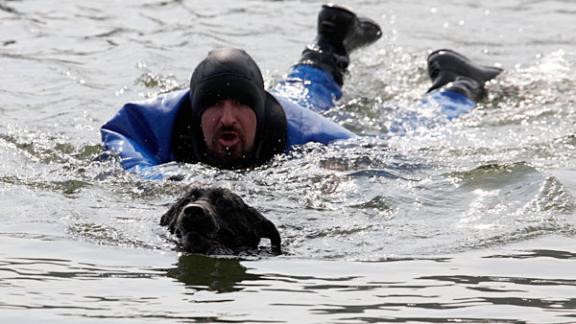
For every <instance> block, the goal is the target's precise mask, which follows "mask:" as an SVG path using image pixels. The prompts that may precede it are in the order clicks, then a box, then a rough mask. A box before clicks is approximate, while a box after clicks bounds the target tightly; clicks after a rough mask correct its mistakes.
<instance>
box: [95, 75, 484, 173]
mask: <svg viewBox="0 0 576 324" xmlns="http://www.w3.org/2000/svg"><path fill="white" fill-rule="evenodd" d="M341 96H342V92H341V88H340V86H339V85H338V84H337V83H336V82H335V81H334V79H333V77H332V75H330V74H329V73H327V72H326V71H324V70H322V69H320V68H318V67H314V66H310V65H305V64H300V65H296V66H294V67H293V68H292V69H291V71H290V73H289V74H288V75H287V77H286V78H285V79H283V80H280V81H279V82H278V83H277V85H276V86H275V87H274V88H272V89H270V90H269V91H267V92H266V93H265V97H266V99H265V102H266V103H265V109H264V114H263V115H262V116H261V117H260V121H259V122H260V123H262V124H263V125H261V126H263V127H261V128H260V130H259V133H257V145H256V147H257V148H258V149H257V153H255V154H254V156H253V158H252V161H251V163H252V165H261V164H265V163H266V162H268V161H269V160H270V159H271V158H272V157H273V156H274V155H275V154H282V153H287V152H289V151H290V150H291V149H292V148H293V147H295V146H297V145H302V144H305V143H308V142H317V143H321V144H329V143H331V142H333V141H336V140H344V139H350V138H353V137H356V135H355V134H354V133H352V132H350V131H349V130H347V129H345V128H344V127H342V126H340V125H338V124H337V123H335V122H334V121H332V120H330V119H328V118H326V117H324V116H322V115H321V113H322V112H323V111H326V110H328V109H330V108H332V107H333V106H334V103H335V102H336V101H337V100H338V99H340V97H341ZM192 100H193V99H191V95H190V91H189V90H182V91H176V92H172V93H169V94H166V95H163V96H159V97H157V98H154V99H150V100H146V101H141V102H135V103H128V104H126V105H124V106H123V107H122V109H120V111H119V112H118V113H117V114H116V115H115V116H114V117H113V118H112V119H111V120H110V121H108V122H107V123H106V124H104V125H103V126H102V128H101V134H102V141H103V143H104V148H105V149H106V150H107V151H110V152H112V153H114V154H117V155H118V156H119V157H120V159H121V163H122V166H123V168H124V169H126V170H128V171H130V172H134V173H139V174H142V175H144V176H146V174H153V176H152V177H156V178H158V177H161V175H160V176H159V175H158V174H157V173H154V172H150V171H151V169H153V168H154V167H155V166H158V165H161V164H164V163H168V162H173V161H177V162H186V163H197V162H206V163H209V164H210V162H209V161H206V160H205V158H204V155H203V151H204V150H205V146H204V143H203V138H202V133H201V129H200V125H199V123H198V122H193V121H194V120H195V118H194V113H193V109H192V107H191V102H192ZM423 103H424V104H437V105H439V106H440V108H441V109H440V110H439V113H440V114H442V115H443V117H444V118H447V119H453V118H456V117H458V116H460V115H462V114H464V113H466V112H468V111H470V110H471V109H472V108H474V106H475V102H474V101H472V100H471V99H469V98H468V97H466V96H465V95H463V94H461V93H459V92H456V91H450V90H436V91H433V92H431V93H429V94H427V95H426V97H425V98H424V100H423ZM410 118H413V117H410V116H408V117H407V120H403V121H400V122H399V123H398V125H399V126H397V129H394V128H391V131H397V132H399V133H401V132H403V131H405V129H404V128H403V127H405V125H411V126H413V125H412V124H414V122H417V121H416V120H412V121H411V120H409V119H410ZM196 119H197V118H196Z"/></svg>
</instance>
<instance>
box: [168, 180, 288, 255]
mask: <svg viewBox="0 0 576 324" xmlns="http://www.w3.org/2000/svg"><path fill="white" fill-rule="evenodd" d="M160 225H162V226H167V227H168V230H169V231H170V233H172V234H174V235H175V236H176V237H177V239H178V240H177V243H178V245H179V247H180V248H181V249H182V250H184V251H186V252H190V253H199V254H207V255H238V254H241V253H245V252H248V253H250V252H251V251H252V252H253V251H255V250H257V249H258V244H259V243H260V239H261V238H268V239H270V243H271V252H272V253H273V254H275V255H279V254H282V249H281V243H282V242H281V239H280V234H279V233H278V230H277V229H276V226H275V225H274V224H273V223H272V222H271V221H269V220H268V219H266V218H265V217H264V216H262V214H260V213H259V212H258V211H257V210H256V209H255V208H253V207H250V206H248V205H247V204H246V203H245V202H244V201H243V200H242V198H240V197H239V196H238V195H236V194H235V193H233V192H232V191H230V190H228V189H223V188H197V187H194V188H191V189H189V190H188V191H187V192H186V194H185V195H184V196H183V197H181V198H180V199H179V200H178V201H176V203H174V204H173V205H172V206H171V207H170V209H169V210H168V211H167V212H166V213H165V214H164V215H162V218H161V219H160Z"/></svg>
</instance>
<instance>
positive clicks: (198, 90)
mask: <svg viewBox="0 0 576 324" xmlns="http://www.w3.org/2000/svg"><path fill="white" fill-rule="evenodd" d="M190 99H191V105H192V112H193V115H194V118H195V119H196V120H198V121H199V120H201V116H202V114H203V113H204V111H205V110H206V109H207V108H208V107H210V106H213V105H214V104H215V103H217V102H218V101H220V100H225V99H234V100H238V101H239V102H240V103H242V104H245V105H247V106H249V107H250V108H252V109H253V110H254V112H255V113H256V119H257V122H258V124H257V125H258V126H257V127H258V128H260V125H262V123H263V118H264V106H265V102H266V91H265V89H264V80H263V78H262V73H261V72H260V69H259V68H258V65H257V64H256V62H254V60H253V59H252V58H251V57H250V56H249V55H248V54H247V53H246V52H245V51H243V50H241V49H235V48H222V49H215V50H212V51H211V52H210V53H209V54H208V57H206V58H205V59H204V60H203V61H202V62H200V64H198V66H197V67H196V69H195V70H194V72H193V73H192V77H191V79H190Z"/></svg>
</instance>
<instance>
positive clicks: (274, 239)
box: [248, 207, 282, 255]
mask: <svg viewBox="0 0 576 324" xmlns="http://www.w3.org/2000/svg"><path fill="white" fill-rule="evenodd" d="M248 211H249V212H250V214H252V216H254V217H255V218H256V219H255V221H256V224H254V225H256V228H257V229H258V236H260V237H261V238H262V237H265V238H268V239H270V245H271V250H272V253H274V254H276V255H280V254H282V239H281V238H280V233H279V232H278V229H277V228H276V225H274V223H272V222H271V221H269V220H268V219H267V218H266V217H264V216H263V215H262V214H260V212H259V211H257V210H256V208H254V207H248Z"/></svg>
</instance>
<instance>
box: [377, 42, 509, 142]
mask: <svg viewBox="0 0 576 324" xmlns="http://www.w3.org/2000/svg"><path fill="white" fill-rule="evenodd" d="M427 63H428V75H429V76H430V79H431V81H432V86H431V87H430V89H428V91H427V93H426V95H425V96H424V98H423V99H422V102H421V105H420V106H419V107H418V111H415V112H409V113H407V114H405V115H406V116H399V118H398V119H397V120H395V121H394V122H392V124H391V125H390V126H389V129H388V131H389V132H390V133H394V134H403V133H406V132H408V131H411V130H414V129H416V128H420V127H434V126H437V125H438V124H439V123H441V122H442V121H443V120H444V121H445V120H452V119H455V118H458V117H460V116H462V115H463V114H466V113H468V112H470V111H471V110H472V109H474V107H476V103H478V102H479V101H480V100H482V99H483V98H484V97H485V96H486V89H485V88H484V85H485V83H486V82H488V81H490V80H492V79H493V78H495V77H496V76H498V75H499V74H500V73H502V69H500V68H497V67H492V66H484V65H479V64H476V63H474V62H472V61H470V60H469V59H468V58H466V57H465V56H463V55H462V54H459V53H457V52H455V51H452V50H448V49H441V50H437V51H434V52H432V53H431V54H430V55H429V56H428V60H427Z"/></svg>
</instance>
